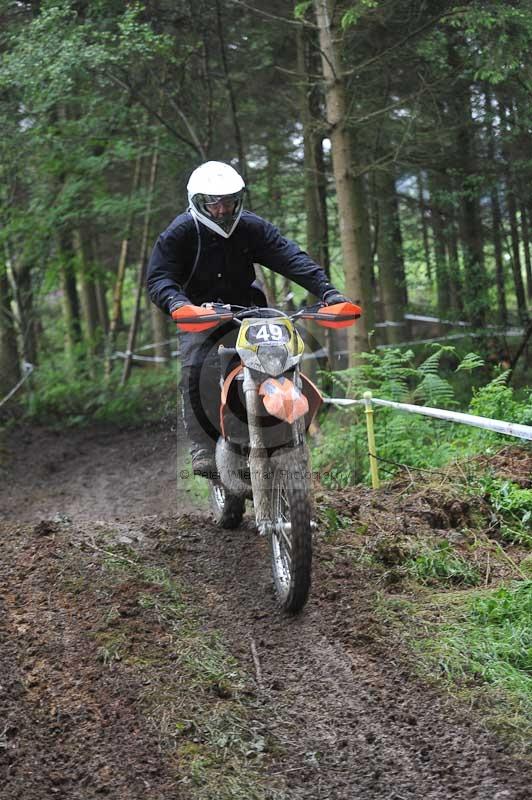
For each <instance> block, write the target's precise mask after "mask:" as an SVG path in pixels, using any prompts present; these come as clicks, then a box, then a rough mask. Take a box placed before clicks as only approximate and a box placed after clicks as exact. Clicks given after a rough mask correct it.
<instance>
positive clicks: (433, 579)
mask: <svg viewBox="0 0 532 800" xmlns="http://www.w3.org/2000/svg"><path fill="white" fill-rule="evenodd" d="M406 568H407V570H408V572H409V573H410V575H412V576H413V577H414V578H415V579H416V580H417V581H418V582H419V583H423V584H428V585H434V584H443V585H445V586H476V585H477V584H478V583H479V582H480V573H479V571H478V569H476V568H475V567H474V566H472V565H471V564H470V563H469V562H468V561H467V560H466V559H465V558H462V557H461V556H459V555H458V554H457V553H456V552H455V551H454V550H453V548H452V546H451V543H450V542H448V541H443V542H440V543H439V544H438V545H436V547H425V548H424V549H423V550H422V551H421V552H420V553H418V554H417V555H416V556H415V557H414V558H411V559H409V560H408V561H407V562H406Z"/></svg>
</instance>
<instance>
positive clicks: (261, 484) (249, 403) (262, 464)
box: [244, 367, 273, 534]
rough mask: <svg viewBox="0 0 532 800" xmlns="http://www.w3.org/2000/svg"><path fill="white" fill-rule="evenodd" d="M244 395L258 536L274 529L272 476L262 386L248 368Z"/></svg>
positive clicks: (245, 376)
mask: <svg viewBox="0 0 532 800" xmlns="http://www.w3.org/2000/svg"><path fill="white" fill-rule="evenodd" d="M244 396H245V398H246V411H247V418H248V431H249V471H250V477H251V489H252V491H253V505H254V508H255V519H256V521H257V527H258V529H259V533H261V534H267V533H268V532H269V530H270V527H271V513H270V507H271V502H270V498H271V489H272V478H273V475H272V472H271V468H270V463H269V459H268V452H267V450H266V447H265V446H264V439H263V435H262V428H261V425H260V417H261V412H262V409H263V406H262V400H261V398H260V396H259V386H258V384H257V383H256V382H255V380H254V379H253V377H252V375H251V372H250V370H249V369H248V367H244Z"/></svg>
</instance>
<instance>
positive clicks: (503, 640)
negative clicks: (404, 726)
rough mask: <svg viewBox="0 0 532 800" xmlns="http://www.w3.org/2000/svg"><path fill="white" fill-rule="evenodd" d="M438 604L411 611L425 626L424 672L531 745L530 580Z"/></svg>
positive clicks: (418, 645)
mask: <svg viewBox="0 0 532 800" xmlns="http://www.w3.org/2000/svg"><path fill="white" fill-rule="evenodd" d="M438 601H439V602H438V605H437V607H436V609H435V608H434V607H433V606H429V608H428V609H421V608H420V606H419V605H418V606H417V607H416V606H415V605H414V607H413V611H414V617H413V618H414V621H415V622H416V623H419V622H423V623H424V626H425V636H423V637H422V638H417V639H416V641H415V643H414V647H415V649H416V651H417V652H418V654H419V655H420V657H421V658H422V660H423V662H424V663H425V664H426V665H427V667H428V669H429V671H431V670H434V669H436V670H437V672H438V673H439V674H440V676H442V677H443V678H445V679H447V680H448V681H449V682H450V683H451V685H453V686H457V685H458V686H461V687H462V690H464V691H466V693H467V694H469V696H470V698H473V699H476V701H478V703H480V704H482V706H483V707H484V710H485V713H487V714H488V716H490V717H491V721H492V723H494V724H495V725H496V726H497V727H499V728H501V729H503V730H505V731H506V733H509V734H511V735H512V738H514V739H517V740H518V741H519V743H520V745H521V747H522V748H523V749H526V748H527V747H529V746H530V742H531V741H532V739H531V734H532V581H531V580H527V581H520V582H518V583H511V584H509V585H507V586H501V587H499V588H497V589H495V590H485V591H481V592H479V591H476V592H475V593H474V594H472V595H467V594H466V595H464V594H460V595H453V594H451V595H447V596H445V597H442V596H438ZM435 610H436V613H434V611H435ZM487 686H490V687H491V688H490V691H489V693H486V689H487Z"/></svg>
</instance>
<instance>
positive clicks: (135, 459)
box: [0, 426, 532, 800]
mask: <svg viewBox="0 0 532 800" xmlns="http://www.w3.org/2000/svg"><path fill="white" fill-rule="evenodd" d="M176 441H177V436H176V431H175V430H172V429H171V426H169V427H168V428H166V429H161V428H149V427H147V428H143V429H142V430H122V431H119V430H110V429H102V428H99V429H95V428H89V429H85V430H69V431H64V432H61V433H59V432H53V431H49V430H45V429H42V428H26V429H14V430H11V431H9V432H7V433H4V434H3V436H2V438H1V439H0V512H1V522H0V535H1V538H2V551H1V557H0V798H1V800H15V798H16V799H17V800H18V799H19V798H20V800H45V799H46V800H49V798H53V797H57V798H65V800H66V799H67V798H68V800H76V799H77V798H79V799H80V800H81V798H83V800H88V799H89V798H99V797H105V796H107V797H110V798H113V800H126V799H127V800H140V799H141V798H143V800H144V798H146V799H147V800H151V799H153V800H163V798H164V800H167V799H168V798H183V799H184V800H188V799H189V798H190V799H191V800H194V799H195V798H198V799H199V798H202V799H203V798H213V800H214V798H246V799H248V800H249V799H252V798H272V799H273V798H279V799H280V798H306V799H307V800H326V799H327V798H339V799H340V798H341V799H342V800H344V799H345V800H348V799H349V800H358V799H359V800H413V799H414V798H415V799H416V800H450V798H453V800H455V799H456V800H462V798H463V800H466V799H467V800H474V799H477V798H478V800H525V798H528V797H530V794H529V792H530V785H531V777H532V771H531V769H530V764H529V763H528V762H526V761H525V760H523V759H521V758H519V757H518V755H517V754H516V752H515V750H513V749H512V746H511V744H508V743H507V742H506V741H505V740H503V739H502V738H498V736H497V735H496V734H495V733H494V732H493V731H490V730H489V729H488V728H487V727H486V725H485V724H483V722H482V718H481V717H480V716H479V715H478V714H477V712H476V710H475V709H472V708H470V707H469V706H467V705H465V704H462V703H460V702H459V701H458V700H457V699H456V697H452V696H451V695H449V694H447V693H446V692H445V691H444V690H443V689H442V688H441V687H439V686H438V684H437V683H436V682H433V683H431V682H429V681H428V680H427V678H422V677H421V676H420V674H419V673H418V671H417V670H416V669H415V663H414V662H413V660H412V656H411V655H409V654H408V652H407V649H406V648H405V647H403V645H402V644H401V641H400V639H399V638H398V637H397V635H396V634H394V632H393V630H392V628H391V627H388V626H387V624H386V621H385V619H384V618H383V617H382V616H381V615H379V613H378V609H377V603H376V585H375V581H374V580H373V578H374V577H375V573H374V571H373V567H371V566H370V565H369V561H367V563H366V561H365V559H364V558H356V559H354V558H352V551H353V548H357V547H358V549H359V552H360V551H361V550H362V551H367V552H368V553H369V552H370V551H371V552H372V553H373V554H375V553H379V554H380V558H381V562H382V564H383V565H384V567H385V569H384V570H383V571H381V573H380V576H379V578H378V582H379V587H378V588H379V591H381V592H382V591H388V592H391V593H392V594H393V593H395V594H396V595H399V594H400V593H401V591H404V590H405V587H404V585H402V583H401V576H400V575H399V576H398V572H397V569H396V566H395V564H396V561H397V558H396V556H397V553H396V550H395V549H394V548H396V544H397V542H395V544H394V542H393V541H391V537H392V536H393V535H395V534H397V536H398V537H399V538H401V537H404V536H407V535H412V534H413V533H414V534H416V535H417V533H418V532H419V530H421V529H423V530H425V531H426V532H428V534H431V532H432V534H434V535H437V534H438V532H440V533H441V531H442V530H444V531H445V532H446V533H447V535H451V534H454V535H455V536H456V537H459V536H460V535H461V534H460V533H459V531H460V529H461V523H462V522H463V519H464V516H467V515H468V514H469V513H470V511H471V509H470V507H469V504H468V503H467V502H465V501H464V502H461V501H460V500H459V499H457V498H456V497H455V498H454V499H452V500H450V499H449V498H448V497H447V496H444V494H443V493H441V494H438V492H435V491H433V490H429V489H428V488H427V487H423V486H419V487H417V489H415V490H414V491H412V487H406V486H403V487H401V485H400V484H398V485H396V486H395V488H393V489H390V488H388V489H383V490H381V491H379V492H371V491H370V490H369V489H367V488H364V487H358V488H356V489H353V490H352V491H350V492H347V493H342V494H339V493H338V494H336V493H334V492H329V493H326V492H325V491H322V492H321V494H320V493H318V498H317V500H318V504H322V507H323V508H325V511H324V512H323V513H324V514H325V515H326V516H327V515H328V517H329V521H330V522H332V523H334V524H333V525H332V527H333V529H334V530H333V532H332V533H330V534H329V535H327V536H324V535H321V536H320V535H319V536H318V537H317V541H316V550H315V562H314V578H313V581H314V583H313V590H312V594H311V598H310V600H309V603H308V605H307V607H306V609H305V610H304V612H303V613H302V614H301V615H299V616H297V617H292V618H291V617H287V616H285V615H283V614H281V613H280V612H279V611H278V609H277V608H276V604H275V599H274V596H273V592H272V588H271V579H270V571H269V563H268V556H267V546H266V542H265V541H264V540H263V539H261V538H260V537H258V536H257V534H256V533H255V531H254V528H253V525H252V523H251V519H250V517H249V514H248V517H247V519H246V521H245V523H244V525H243V526H242V527H241V528H240V529H238V530H236V531H221V530H218V529H217V528H215V527H214V525H213V524H212V522H211V519H210V516H209V513H208V510H207V508H206V506H204V505H202V504H201V501H200V500H198V499H197V496H196V493H195V491H194V486H193V484H192V482H191V481H190V480H188V479H187V478H186V476H185V472H186V461H185V458H184V455H183V450H182V445H181V446H179V444H178V445H177V447H176ZM180 447H181V449H180ZM176 450H177V475H178V480H177V482H176ZM502 462H504V463H502V466H501V469H503V468H506V469H509V466H508V465H509V464H510V465H511V463H510V462H511V459H509V458H507V459H506V461H505V460H504V458H502ZM529 466H530V465H529ZM510 471H511V470H510ZM526 474H529V472H527V473H526ZM181 476H183V477H181ZM176 486H177V488H176ZM406 488H408V491H406ZM326 507H328V508H329V509H331V508H332V509H333V511H332V512H331V511H330V510H329V511H327V510H326ZM372 532H374V533H375V537H374V539H372V540H371V541H370V539H369V534H371V533H372ZM379 532H380V533H379ZM357 537H358V538H357ZM396 538H397V537H396ZM357 542H358V544H357ZM481 557H482V556H481ZM484 566H485V565H484ZM505 569H511V562H508V561H504V560H503V561H501V562H500V564H499V566H497V562H496V559H493V558H492V560H491V561H489V557H488V566H487V568H486V581H488V579H489V581H494V580H496V579H497V577H498V576H497V570H499V571H500V577H503V578H504V577H505V575H504V570H505Z"/></svg>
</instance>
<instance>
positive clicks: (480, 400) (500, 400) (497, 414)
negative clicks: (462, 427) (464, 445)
mask: <svg viewBox="0 0 532 800" xmlns="http://www.w3.org/2000/svg"><path fill="white" fill-rule="evenodd" d="M509 374H510V373H509V372H508V371H507V372H503V373H501V374H500V375H498V376H497V377H496V378H495V379H494V380H492V381H491V382H490V383H488V384H487V386H483V387H480V388H479V389H476V390H475V391H474V393H473V399H472V400H471V405H470V411H471V413H472V414H478V415H479V416H481V417H490V418H491V419H502V420H507V421H508V422H517V423H520V424H523V425H530V424H532V395H529V397H528V398H527V400H525V402H522V401H519V400H518V399H517V398H516V396H515V393H514V391H513V390H512V389H511V388H510V387H509V386H508V385H507V382H508V377H509Z"/></svg>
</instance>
